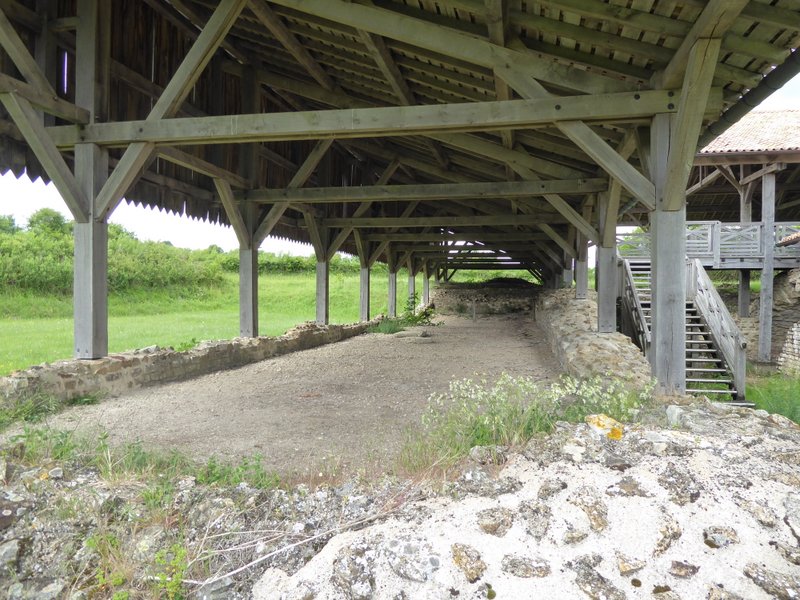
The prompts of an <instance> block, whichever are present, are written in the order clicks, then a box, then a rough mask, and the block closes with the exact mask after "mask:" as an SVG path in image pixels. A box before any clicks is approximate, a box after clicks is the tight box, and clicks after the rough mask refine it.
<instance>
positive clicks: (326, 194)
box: [243, 162, 608, 204]
mask: <svg viewBox="0 0 800 600" xmlns="http://www.w3.org/2000/svg"><path fill="white" fill-rule="evenodd" d="M398 164H399V162H398ZM606 189H608V180H607V179H603V178H593V179H571V180H567V181H560V180H542V181H510V182H491V183H438V184H437V183H431V184H421V185H374V186H351V187H341V186H340V187H330V188H304V189H296V188H294V189H280V190H279V189H274V190H251V191H247V192H244V193H243V197H246V198H247V200H249V201H251V202H304V203H307V204H331V203H337V204H338V203H342V202H345V203H346V202H366V201H371V202H408V201H409V200H423V201H431V200H447V201H454V200H467V199H483V200H490V199H496V198H529V197H531V196H544V195H545V194H589V193H592V192H599V191H603V190H606Z"/></svg>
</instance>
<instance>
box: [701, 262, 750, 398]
mask: <svg viewBox="0 0 800 600" xmlns="http://www.w3.org/2000/svg"><path fill="white" fill-rule="evenodd" d="M688 266H689V269H690V270H691V274H692V278H691V281H692V286H691V295H692V296H693V300H694V303H695V306H697V310H698V312H699V313H700V315H701V316H702V317H703V319H705V321H706V323H707V324H708V328H709V331H710V332H711V337H712V338H713V339H714V342H715V343H716V345H717V347H718V348H719V349H720V351H721V352H722V356H723V358H724V359H725V362H726V363H727V364H728V367H729V368H730V370H731V371H732V373H733V381H734V386H735V387H736V391H737V393H738V398H737V400H744V394H745V375H746V369H747V342H746V341H745V339H744V336H743V335H742V332H741V331H740V330H739V327H738V326H737V325H736V322H735V321H734V320H733V317H732V316H731V314H730V312H729V311H728V308H727V307H726V306H725V303H724V302H723V301H722V298H721V297H720V295H719V293H718V292H717V289H716V288H715V287H714V284H713V282H712V281H711V279H710V278H709V276H708V273H706V270H705V267H703V263H702V262H701V261H700V259H697V258H695V259H690V263H689V265H688Z"/></svg>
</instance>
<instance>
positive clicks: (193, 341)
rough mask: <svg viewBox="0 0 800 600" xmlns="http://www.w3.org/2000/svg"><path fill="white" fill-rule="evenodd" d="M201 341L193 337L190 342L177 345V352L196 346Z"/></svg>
mask: <svg viewBox="0 0 800 600" xmlns="http://www.w3.org/2000/svg"><path fill="white" fill-rule="evenodd" d="M199 343H200V342H199V341H197V338H192V339H191V340H189V341H188V342H181V343H180V344H177V345H176V346H175V352H186V351H187V350H191V349H192V348H196V347H197V345H198V344H199Z"/></svg>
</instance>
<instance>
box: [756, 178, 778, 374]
mask: <svg viewBox="0 0 800 600" xmlns="http://www.w3.org/2000/svg"><path fill="white" fill-rule="evenodd" d="M761 224H762V227H763V228H764V230H763V239H764V266H763V268H762V269H761V294H760V296H759V298H760V300H759V310H758V360H759V361H761V362H770V361H771V360H772V286H773V278H774V275H775V273H774V260H775V173H768V174H767V175H764V177H763V178H762V179H761Z"/></svg>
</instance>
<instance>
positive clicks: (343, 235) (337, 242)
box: [328, 159, 400, 260]
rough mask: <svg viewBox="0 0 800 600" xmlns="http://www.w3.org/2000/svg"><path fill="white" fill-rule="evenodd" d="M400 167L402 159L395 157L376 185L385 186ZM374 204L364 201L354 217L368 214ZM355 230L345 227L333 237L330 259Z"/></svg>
mask: <svg viewBox="0 0 800 600" xmlns="http://www.w3.org/2000/svg"><path fill="white" fill-rule="evenodd" d="M398 168H400V161H399V160H397V159H395V160H393V161H392V162H390V163H389V165H388V166H387V167H386V168H385V169H384V171H383V173H381V176H380V177H379V178H378V181H377V182H376V184H375V185H377V186H384V185H386V184H387V183H389V181H390V180H391V179H392V177H393V176H394V174H395V173H396V172H397V169H398ZM371 206H372V201H368V202H362V203H361V204H360V205H359V206H358V208H356V210H355V211H354V212H353V216H354V217H363V216H364V215H365V214H367V211H368V210H369V209H370V207H371ZM352 232H353V228H352V227H344V228H343V229H342V230H341V231H340V232H339V233H338V234H337V235H336V237H335V238H334V239H333V241H332V242H331V245H330V247H329V248H328V260H330V259H332V258H333V255H334V254H336V253H337V252H338V251H339V248H341V247H342V244H344V243H345V241H346V240H347V238H348V237H350V234H351V233H352Z"/></svg>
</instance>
